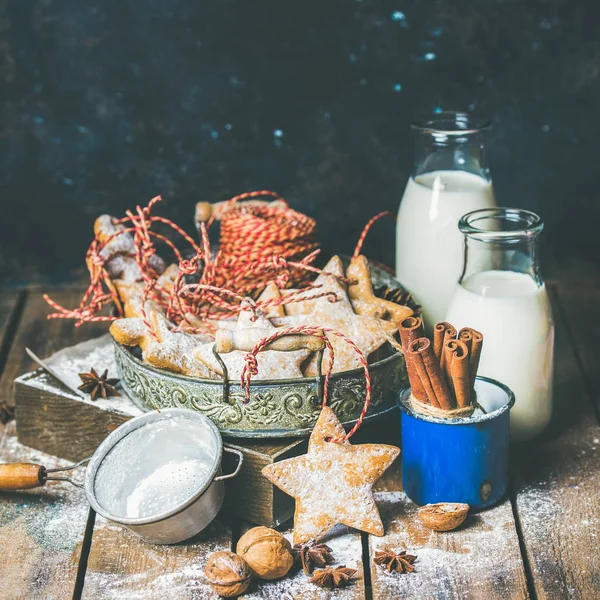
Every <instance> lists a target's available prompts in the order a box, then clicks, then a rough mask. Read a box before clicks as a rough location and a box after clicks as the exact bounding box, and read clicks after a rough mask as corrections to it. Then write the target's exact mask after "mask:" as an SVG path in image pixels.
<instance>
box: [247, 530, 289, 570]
mask: <svg viewBox="0 0 600 600" xmlns="http://www.w3.org/2000/svg"><path fill="white" fill-rule="evenodd" d="M236 551H237V553H238V554H239V555H240V556H241V557H242V558H244V559H245V560H246V562H247V563H248V564H249V565H250V568H251V569H252V572H253V573H254V574H255V575H256V576H257V577H260V578H261V579H279V578H280V577H283V576H284V575H287V573H288V571H289V570H290V569H291V568H292V565H293V564H294V557H293V555H292V546H291V544H290V543H289V542H288V541H287V539H286V538H285V537H284V536H283V535H282V534H281V533H279V531H275V529H270V528H269V527H254V529H250V530H249V531H247V532H246V533H245V534H244V535H243V536H242V537H241V538H240V541H239V542H238V543H237V546H236Z"/></svg>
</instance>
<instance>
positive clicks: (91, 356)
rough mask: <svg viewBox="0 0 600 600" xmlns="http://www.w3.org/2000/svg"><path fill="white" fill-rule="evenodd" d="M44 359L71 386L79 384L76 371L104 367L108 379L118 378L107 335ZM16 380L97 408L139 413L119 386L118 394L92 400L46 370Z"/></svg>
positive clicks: (132, 413) (101, 370)
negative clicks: (57, 379) (77, 392)
mask: <svg viewBox="0 0 600 600" xmlns="http://www.w3.org/2000/svg"><path fill="white" fill-rule="evenodd" d="M45 362H46V363H47V364H48V365H49V366H50V367H51V368H52V369H53V370H54V371H55V372H56V374H57V375H58V377H60V378H61V380H63V381H64V383H65V384H67V385H68V386H70V387H71V388H77V387H79V386H80V385H81V378H80V377H79V373H83V372H89V371H90V370H91V369H92V368H94V369H95V370H96V372H97V373H98V375H102V374H103V373H104V371H105V370H108V377H109V378H117V379H118V377H119V375H118V372H117V365H116V361H115V351H114V346H113V343H112V337H111V336H110V334H106V335H103V336H101V337H99V338H95V339H92V340H88V341H86V342H82V343H81V344H77V345H75V346H70V347H68V348H63V349H62V350H59V351H58V352H56V353H54V354H53V355H52V356H50V357H49V358H47V359H46V360H45ZM17 381H19V382H22V383H26V384H27V385H30V386H32V387H35V388H37V389H41V390H44V391H46V392H53V393H55V394H56V393H58V394H61V395H66V396H68V397H69V398H73V399H76V400H79V401H81V402H89V403H92V404H93V405H94V406H96V407H98V408H100V409H104V410H115V411H119V412H122V413H125V414H128V415H131V416H137V415H140V414H142V411H141V410H140V409H139V408H138V407H137V406H135V405H134V404H133V402H132V401H131V400H130V399H129V398H128V397H127V396H126V395H125V392H124V390H123V389H122V388H119V393H120V394H121V395H120V396H117V397H114V398H97V399H96V400H95V401H92V400H91V398H90V396H89V394H85V396H86V397H85V398H84V397H83V396H79V395H77V394H75V393H74V392H73V391H71V390H68V388H65V387H64V386H63V385H61V384H60V383H58V382H57V381H56V378H55V377H54V376H52V375H50V374H49V373H47V372H46V371H39V372H36V374H35V376H32V374H31V373H28V374H26V375H22V376H21V377H19V378H18V379H17Z"/></svg>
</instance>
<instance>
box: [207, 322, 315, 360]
mask: <svg viewBox="0 0 600 600" xmlns="http://www.w3.org/2000/svg"><path fill="white" fill-rule="evenodd" d="M272 334H273V330H272V329H262V328H260V327H257V328H256V329H245V330H238V331H235V330H230V329H218V330H217V333H216V339H215V344H216V348H217V352H218V353H219V354H227V353H228V352H233V351H234V350H241V351H242V352H250V351H252V349H253V348H254V346H256V344H258V342H260V341H261V340H263V339H264V338H266V337H269V336H270V335H272ZM324 347H325V342H323V340H322V339H321V338H318V337H317V336H315V335H302V334H293V335H286V336H284V337H280V338H278V339H276V340H274V341H272V342H271V343H270V344H269V345H268V346H266V347H265V348H263V351H264V350H279V351H282V352H291V351H294V350H310V351H311V352H317V351H318V350H323V348H324Z"/></svg>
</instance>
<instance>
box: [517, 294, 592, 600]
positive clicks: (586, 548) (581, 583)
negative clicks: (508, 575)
mask: <svg viewBox="0 0 600 600" xmlns="http://www.w3.org/2000/svg"><path fill="white" fill-rule="evenodd" d="M561 298H562V296H561V294H560V292H559V295H558V296H557V295H556V294H553V296H552V299H553V307H554V315H555V319H556V325H557V336H556V360H555V381H554V393H555V416H554V419H553V423H552V424H551V427H550V431H549V432H548V433H547V435H546V436H544V438H541V439H539V440H536V441H534V442H532V443H530V444H528V445H524V446H523V447H521V448H520V449H517V450H516V451H515V453H516V452H518V453H519V456H520V457H521V458H520V460H519V459H518V458H517V459H516V460H515V461H513V462H514V463H515V466H516V467H517V468H516V474H517V481H516V485H515V490H516V501H515V505H516V508H517V513H518V518H519V522H520V529H521V532H522V538H523V545H524V548H525V553H526V558H527V562H528V565H529V569H530V573H531V579H532V584H533V587H534V589H535V593H536V596H537V598H539V599H544V598H552V599H554V598H557V599H558V598H581V599H586V600H587V599H588V598H598V595H599V591H598V590H599V589H600V552H598V540H600V510H599V508H598V506H599V504H598V494H599V492H600V427H598V423H597V421H596V419H595V417H594V413H593V410H592V405H591V399H590V398H589V397H588V394H587V393H586V388H585V384H584V381H583V378H582V373H581V372H580V370H579V368H578V365H577V363H576V360H575V356H574V353H573V348H572V346H571V345H570V344H569V338H568V335H567V331H566V328H565V322H564V320H563V315H564V314H565V311H564V310H563V308H562V304H561V303H560V300H561ZM583 306H585V305H583ZM592 316H593V315H591V314H585V312H582V313H580V317H581V318H582V319H584V322H586V320H587V319H589V318H592Z"/></svg>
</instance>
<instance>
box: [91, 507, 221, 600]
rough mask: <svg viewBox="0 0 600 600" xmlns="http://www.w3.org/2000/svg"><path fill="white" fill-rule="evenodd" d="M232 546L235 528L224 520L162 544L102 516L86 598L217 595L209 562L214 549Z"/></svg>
mask: <svg viewBox="0 0 600 600" xmlns="http://www.w3.org/2000/svg"><path fill="white" fill-rule="evenodd" d="M230 549H231V529H230V527H229V526H228V525H226V524H224V522H221V521H215V522H213V523H212V524H211V525H210V526H209V527H208V528H207V529H206V530H205V531H203V532H201V533H200V534H199V535H198V536H196V537H195V538H193V539H192V540H190V541H187V542H183V543H181V544H176V545H174V546H156V545H152V544H147V543H146V542H144V541H143V540H141V538H139V537H138V536H137V535H135V534H134V533H132V532H131V531H129V530H127V529H125V528H124V527H121V526H120V525H116V524H114V523H111V522H109V521H107V520H106V519H103V518H102V517H100V516H99V515H98V516H96V523H95V526H94V533H93V536H92V545H91V548H90V554H89V558H88V564H87V571H86V574H85V581H84V586H83V592H82V598H86V599H100V598H101V599H102V600H123V599H125V598H127V600H133V599H137V598H139V599H140V600H147V599H149V598H168V599H169V600H178V599H183V598H216V597H217V595H216V594H215V593H214V592H212V590H211V589H210V586H209V585H208V582H207V580H206V578H205V576H204V565H205V564H206V561H207V559H208V557H209V556H210V555H211V554H212V553H213V552H217V551H219V550H230Z"/></svg>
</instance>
